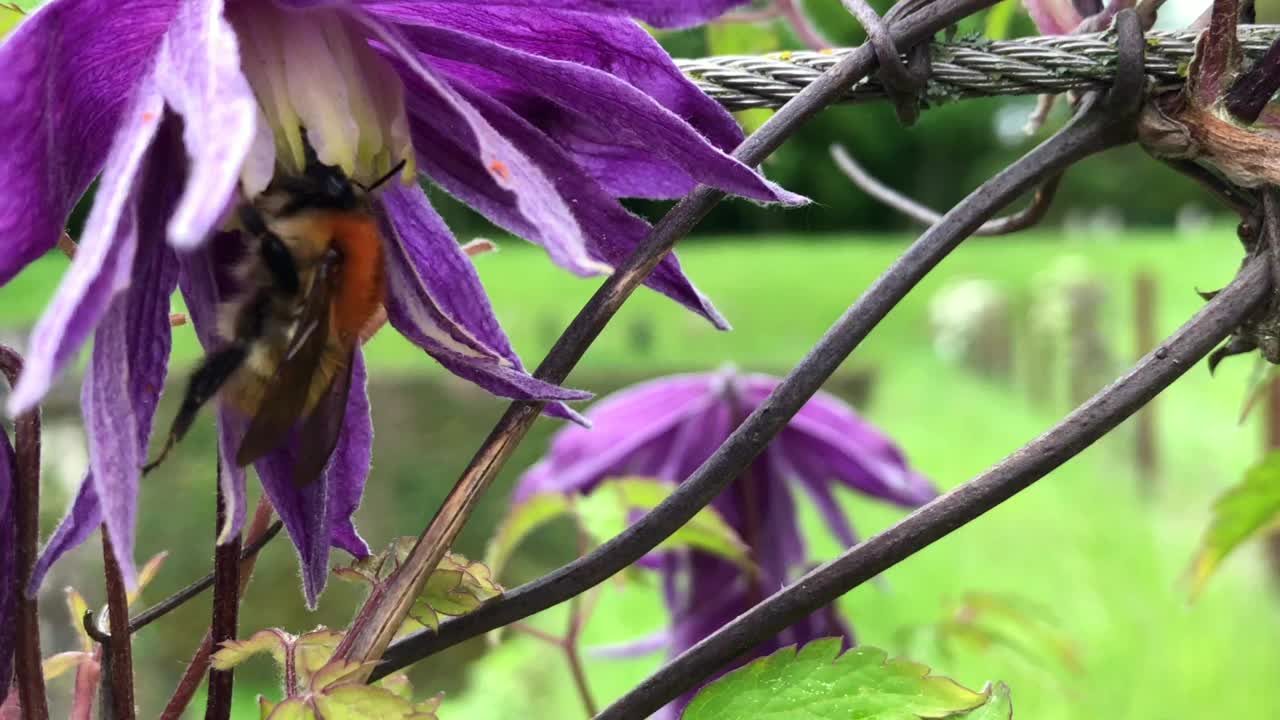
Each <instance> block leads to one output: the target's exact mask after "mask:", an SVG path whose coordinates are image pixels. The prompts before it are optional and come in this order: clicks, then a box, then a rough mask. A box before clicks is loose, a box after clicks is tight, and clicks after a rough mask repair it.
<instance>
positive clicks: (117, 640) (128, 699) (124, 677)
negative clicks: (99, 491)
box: [99, 523, 136, 720]
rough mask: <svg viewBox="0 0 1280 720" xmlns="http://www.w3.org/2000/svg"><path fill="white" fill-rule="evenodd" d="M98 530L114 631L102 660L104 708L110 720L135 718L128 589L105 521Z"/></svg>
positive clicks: (110, 627) (108, 608) (108, 640)
mask: <svg viewBox="0 0 1280 720" xmlns="http://www.w3.org/2000/svg"><path fill="white" fill-rule="evenodd" d="M99 533H100V534H101V536H102V565H103V571H104V575H105V577H106V586H107V622H108V627H109V629H110V632H111V635H110V637H108V638H107V642H106V643H105V644H104V647H103V649H102V654H103V661H102V662H103V666H104V668H106V669H107V681H106V682H105V683H103V684H102V690H103V703H102V710H103V712H104V713H107V712H109V713H110V715H109V717H110V718H111V720H133V718H134V717H135V715H136V711H135V709H134V697H133V643H132V642H131V641H130V638H129V591H128V590H127V589H126V588H125V586H124V575H123V574H122V573H121V571H120V564H119V562H117V561H116V553H115V548H113V547H112V545H111V533H109V532H107V526H106V524H105V523H104V524H103V526H102V528H101V529H100V530H99Z"/></svg>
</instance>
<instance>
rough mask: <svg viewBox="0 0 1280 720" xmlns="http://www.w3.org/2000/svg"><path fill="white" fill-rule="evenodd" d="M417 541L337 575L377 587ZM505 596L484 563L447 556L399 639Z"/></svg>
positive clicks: (399, 542) (406, 539) (401, 540)
mask: <svg viewBox="0 0 1280 720" xmlns="http://www.w3.org/2000/svg"><path fill="white" fill-rule="evenodd" d="M414 542H416V538H411V537H402V538H399V539H397V540H396V541H394V542H392V543H391V545H390V547H388V548H387V550H386V551H385V552H383V553H381V554H378V555H371V556H369V557H367V558H365V559H363V560H357V561H355V562H353V563H352V564H351V565H349V566H348V567H345V568H338V569H337V570H334V574H336V575H337V576H338V577H341V578H343V579H346V580H351V581H354V582H358V583H363V584H366V585H369V586H370V587H374V586H377V585H378V584H380V583H382V582H383V581H385V580H386V579H387V578H388V577H390V576H391V574H392V573H393V572H395V570H396V568H398V567H400V563H402V562H404V560H405V558H407V557H409V552H410V551H411V550H412V549H413V545H414ZM501 594H502V586H501V585H499V584H498V583H497V582H495V581H494V579H493V572H492V571H491V570H490V569H489V568H488V566H486V565H485V564H484V563H481V562H471V561H469V560H467V559H466V558H465V557H463V556H461V555H458V554H456V553H446V554H445V556H444V558H443V559H441V561H440V564H439V565H437V566H436V569H435V570H434V571H433V572H432V573H431V576H430V577H428V578H427V582H426V584H425V585H424V586H423V589H422V594H421V595H419V596H418V597H417V599H415V600H414V602H413V607H412V608H411V609H410V610H409V617H408V618H407V619H406V620H405V622H404V624H403V625H401V626H400V629H399V630H398V631H397V632H396V637H401V636H403V635H407V634H409V633H414V632H417V631H419V630H422V629H424V628H431V629H433V630H434V629H435V628H437V627H439V626H440V616H441V615H448V616H453V617H456V616H458V615H465V614H467V613H469V612H471V611H472V610H475V609H476V608H478V607H480V606H481V605H482V604H484V603H485V602H488V601H489V600H492V599H493V598H495V597H498V596H499V595H501Z"/></svg>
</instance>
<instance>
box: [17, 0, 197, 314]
mask: <svg viewBox="0 0 1280 720" xmlns="http://www.w3.org/2000/svg"><path fill="white" fill-rule="evenodd" d="M177 6H178V0H148V1H147V2H130V1H129V0H57V1H56V2H51V3H48V4H46V5H45V6H44V7H42V8H40V9H39V10H38V11H36V12H35V13H34V14H33V15H32V16H31V17H29V18H27V19H26V20H25V21H23V22H22V23H21V24H20V25H19V26H18V27H17V29H16V30H14V32H13V34H12V35H10V36H9V37H8V38H6V39H5V41H4V42H3V43H2V44H0V68H4V70H3V72H0V108H4V110H3V112H0V137H3V138H4V140H5V152H4V155H3V157H0V187H3V188H4V192H2V193H0V237H3V238H4V249H3V250H2V251H0V285H3V284H5V283H7V282H8V281H9V279H10V278H12V277H13V276H14V275H15V274H16V273H17V272H18V271H19V270H21V269H22V267H23V266H25V265H26V264H27V263H29V262H31V261H32V260H34V259H36V258H37V257H39V256H40V255H41V254H43V253H44V252H46V251H48V250H49V249H51V248H52V247H53V245H54V243H55V242H56V241H57V239H58V235H59V233H60V232H61V231H62V227H63V225H64V223H65V222H66V218H67V215H68V213H69V212H70V211H71V208H72V207H74V205H75V203H76V201H77V200H78V199H79V198H80V196H81V195H82V194H84V191H85V189H86V188H87V187H88V186H89V183H90V181H92V180H93V178H94V177H95V176H96V175H97V174H98V172H99V171H100V170H101V169H102V167H103V162H104V159H105V158H106V156H107V150H108V148H109V147H110V146H111V144H112V138H113V137H115V138H116V140H117V141H119V139H120V134H119V133H118V132H117V129H118V128H120V126H121V124H122V122H124V123H125V124H126V125H131V126H132V125H136V119H137V118H136V116H134V117H133V119H132V120H131V121H128V120H123V119H122V113H124V112H125V109H126V107H128V106H129V105H130V104H131V103H132V104H133V105H134V106H135V108H134V109H135V110H136V109H137V107H136V106H137V102H136V97H137V88H138V86H139V85H140V84H141V82H142V78H143V76H144V75H145V74H146V73H147V71H148V69H149V68H150V66H151V59H152V56H153V54H154V52H155V49H156V47H157V45H158V44H159V42H160V38H161V35H162V34H163V33H164V31H165V29H166V28H167V27H168V24H169V22H170V20H171V18H172V16H173V13H174V12H175V10H176V8H177ZM103 305H104V306H105V303H103ZM86 334H87V333H86Z"/></svg>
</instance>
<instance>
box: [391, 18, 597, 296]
mask: <svg viewBox="0 0 1280 720" xmlns="http://www.w3.org/2000/svg"><path fill="white" fill-rule="evenodd" d="M365 21H366V23H367V24H368V25H369V27H370V29H371V30H372V31H373V33H374V34H375V35H376V36H377V37H378V38H379V39H380V40H381V41H382V42H383V43H384V44H385V45H387V46H388V47H389V48H390V49H391V50H392V55H393V57H392V58H391V59H392V60H393V62H394V63H395V65H396V67H397V69H398V70H399V71H400V72H401V75H402V76H403V78H404V80H405V82H406V85H407V86H408V89H409V92H408V93H406V102H409V101H410V100H413V101H416V102H418V103H423V102H425V103H428V104H429V105H430V106H431V108H432V111H431V113H430V115H431V117H432V118H433V122H435V123H439V124H444V125H446V126H448V127H449V128H450V130H449V132H448V133H446V134H447V135H458V136H461V137H465V138H466V140H465V142H464V143H463V146H464V147H465V148H466V150H467V154H468V155H469V156H473V157H477V158H479V159H480V162H481V163H482V164H483V165H484V167H485V168H486V170H487V172H488V174H489V176H490V178H491V180H492V181H493V182H495V183H497V184H498V185H499V186H501V187H502V188H503V189H504V190H506V191H507V192H509V193H511V194H512V195H513V196H514V197H515V200H516V203H517V205H518V207H519V209H520V212H521V214H522V215H523V216H524V217H525V218H526V219H527V220H528V221H529V223H530V225H531V227H533V228H535V229H536V230H537V234H536V235H534V236H531V237H528V238H526V239H528V240H530V241H532V242H536V243H538V244H539V245H542V246H543V247H544V248H545V249H546V250H547V252H548V254H550V255H551V257H552V260H553V261H554V262H556V264H558V265H560V266H562V267H565V268H569V269H570V270H572V271H574V272H577V273H580V274H584V275H588V274H594V273H596V272H599V271H600V267H599V263H597V262H595V261H594V260H592V258H591V257H590V255H589V253H588V252H587V248H586V239H585V238H584V237H583V234H582V231H581V229H580V228H579V227H578V225H577V222H576V221H575V220H574V217H573V213H572V211H571V210H570V209H569V207H568V205H567V204H566V203H565V201H564V199H563V198H561V197H560V195H559V193H557V192H556V190H555V188H554V186H553V185H552V183H551V180H550V179H549V178H547V176H546V174H545V173H544V172H543V170H542V169H541V168H539V167H538V166H537V165H536V164H534V163H532V162H530V161H529V159H528V158H527V157H525V156H524V155H523V154H522V153H521V152H520V151H518V150H517V149H516V148H515V147H514V146H512V144H511V143H510V142H509V141H508V140H507V139H506V138H505V137H503V135H502V134H501V133H499V132H497V131H496V130H495V129H494V128H493V127H491V126H490V125H489V123H488V122H487V121H485V119H484V118H483V117H482V116H481V115H480V113H479V112H478V111H477V110H476V109H475V108H474V107H472V106H471V104H470V103H468V102H467V101H466V100H465V99H463V98H462V97H461V96H460V95H459V94H458V93H457V92H456V91H454V89H453V88H452V87H450V85H449V84H448V83H447V82H445V81H444V80H443V79H442V78H440V77H439V76H438V75H437V73H436V72H435V71H434V70H432V69H430V68H428V67H427V66H425V65H424V64H423V63H421V62H420V61H419V60H418V58H417V56H416V54H415V53H414V52H413V51H412V50H409V49H408V48H407V47H406V46H405V44H404V41H403V40H401V39H400V37H399V36H398V35H397V33H396V31H395V30H394V29H393V28H391V27H389V26H387V25H384V24H383V23H382V22H381V21H379V20H377V19H376V18H372V17H368V18H365ZM414 142H415V144H416V145H417V147H418V148H419V149H420V150H421V149H422V148H425V147H428V146H425V145H422V144H421V142H420V141H419V140H418V138H414ZM437 153H438V150H436V149H435V148H432V149H431V150H430V151H429V152H428V153H427V154H437Z"/></svg>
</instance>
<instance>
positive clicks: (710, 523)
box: [578, 477, 755, 572]
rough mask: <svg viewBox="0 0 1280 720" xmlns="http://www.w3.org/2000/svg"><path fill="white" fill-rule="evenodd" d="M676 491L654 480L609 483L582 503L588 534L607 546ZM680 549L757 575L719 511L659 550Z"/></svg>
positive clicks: (705, 514) (705, 513)
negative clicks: (632, 520) (634, 518)
mask: <svg viewBox="0 0 1280 720" xmlns="http://www.w3.org/2000/svg"><path fill="white" fill-rule="evenodd" d="M673 490H675V486H674V485H672V484H670V483H667V482H663V481H661V480H654V479H652V478H635V477H632V478H617V479H613V480H606V481H605V482H603V483H601V484H600V486H599V487H597V488H596V489H595V491H594V492H592V493H591V494H590V495H588V496H587V497H585V498H583V499H582V501H581V502H580V503H579V505H578V509H579V513H580V515H581V517H582V520H583V524H584V525H585V526H586V529H587V532H589V533H590V534H591V535H593V536H594V537H595V538H596V539H597V540H599V541H601V542H603V541H605V540H608V539H609V538H611V537H613V536H615V535H617V534H618V533H620V532H622V531H623V530H624V529H626V527H627V526H628V525H629V524H630V517H631V515H633V514H636V513H643V512H648V511H650V510H652V509H654V508H655V507H657V506H658V504H659V503H661V502H662V501H663V500H666V499H667V497H668V496H669V495H671V492H672V491H673ZM677 548H690V549H693V550H701V551H702V552H706V553H710V554H712V555H717V556H719V557H722V558H724V559H726V560H729V561H731V562H733V563H736V564H737V565H739V566H740V567H742V568H743V569H744V570H745V571H747V572H755V565H754V564H753V563H752V562H751V557H750V553H749V550H748V548H747V545H746V543H744V542H742V538H740V537H738V533H737V532H736V531H734V529H733V528H732V527H730V526H729V523H727V522H725V520H724V518H723V517H722V516H721V515H720V513H718V512H716V510H715V508H711V507H707V508H704V509H703V510H701V511H699V512H698V514H697V515H694V516H693V519H692V520H690V521H689V522H688V523H686V524H685V525H684V527H682V528H680V529H679V530H677V531H676V532H675V533H674V534H673V535H672V536H671V537H669V538H667V539H666V540H665V541H663V543H662V544H661V545H659V546H658V548H657V549H658V550H674V549H677Z"/></svg>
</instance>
